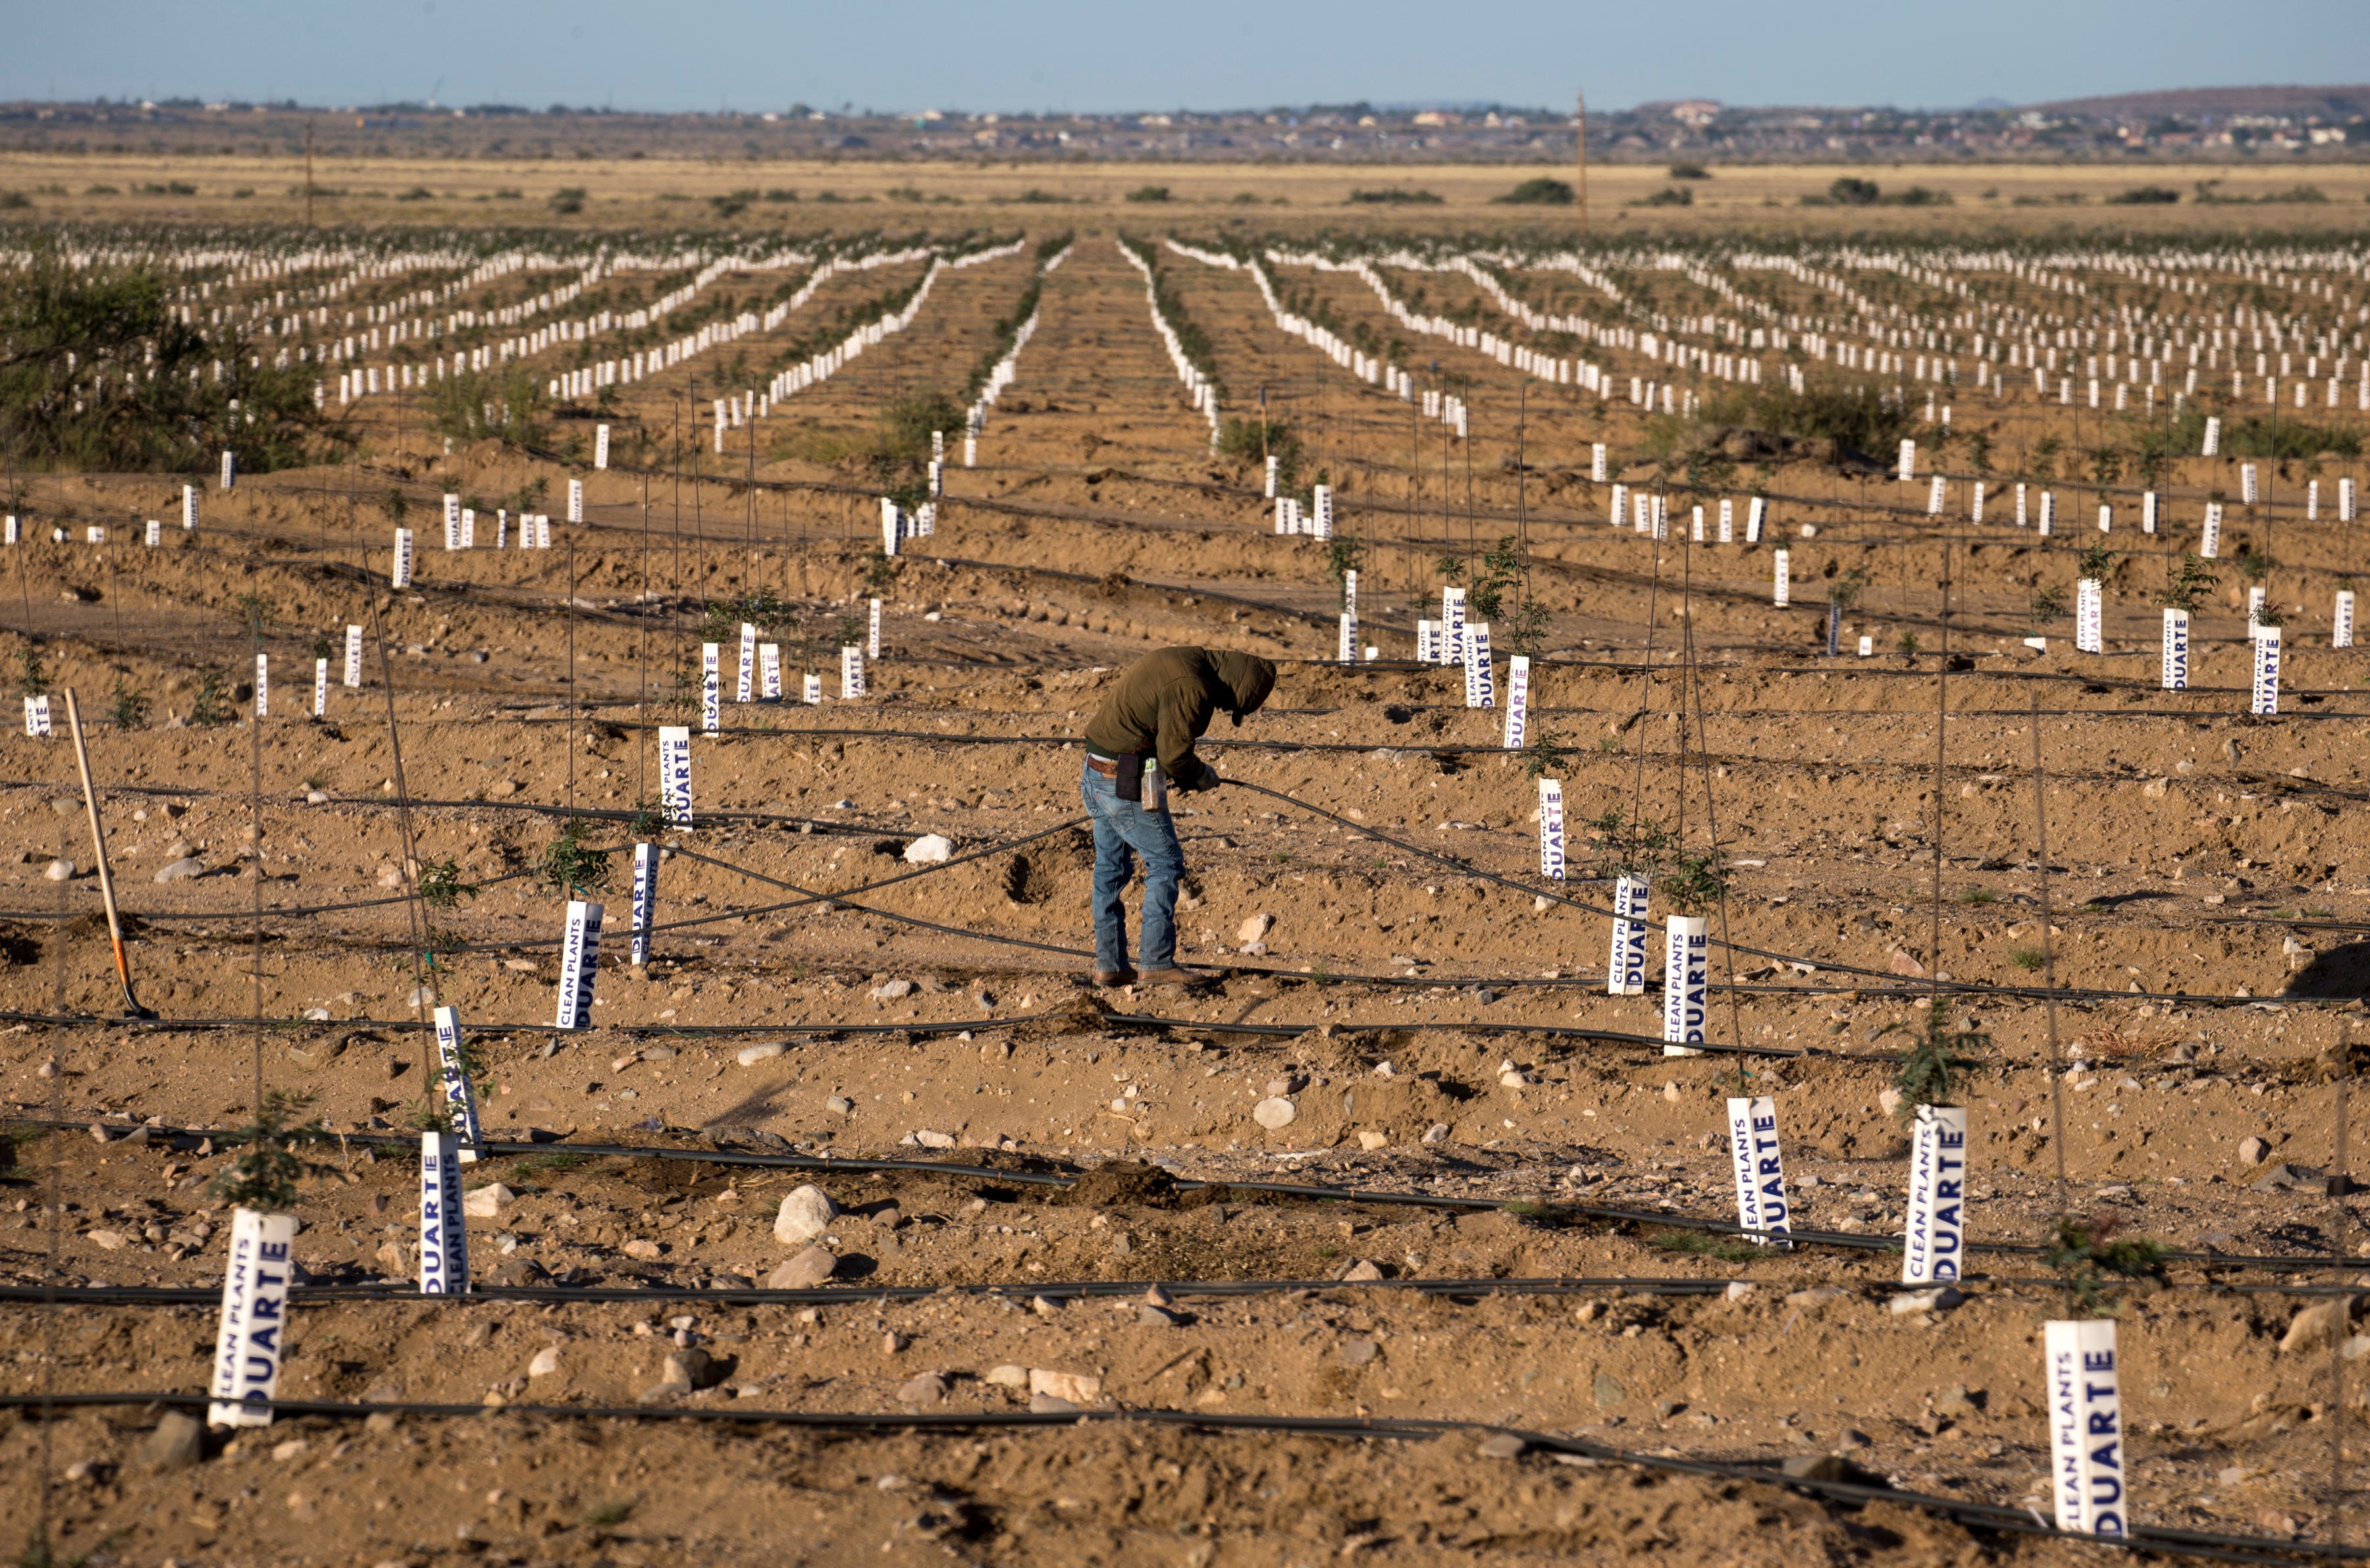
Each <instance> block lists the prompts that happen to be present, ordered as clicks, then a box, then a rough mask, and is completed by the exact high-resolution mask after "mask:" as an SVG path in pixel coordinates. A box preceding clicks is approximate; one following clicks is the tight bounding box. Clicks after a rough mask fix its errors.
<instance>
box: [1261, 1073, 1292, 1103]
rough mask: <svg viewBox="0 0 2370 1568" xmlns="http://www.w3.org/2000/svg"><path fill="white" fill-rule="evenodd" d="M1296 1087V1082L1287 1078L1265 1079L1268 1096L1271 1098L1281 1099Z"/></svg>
mask: <svg viewBox="0 0 2370 1568" xmlns="http://www.w3.org/2000/svg"><path fill="white" fill-rule="evenodd" d="M1298 1087H1299V1086H1298V1085H1297V1084H1295V1083H1294V1081H1293V1080H1292V1079H1290V1078H1270V1079H1268V1080H1267V1093H1268V1097H1269V1098H1270V1099H1271V1100H1274V1099H1282V1098H1283V1096H1285V1095H1287V1094H1290V1093H1291V1092H1292V1091H1293V1090H1294V1089H1296V1088H1298Z"/></svg>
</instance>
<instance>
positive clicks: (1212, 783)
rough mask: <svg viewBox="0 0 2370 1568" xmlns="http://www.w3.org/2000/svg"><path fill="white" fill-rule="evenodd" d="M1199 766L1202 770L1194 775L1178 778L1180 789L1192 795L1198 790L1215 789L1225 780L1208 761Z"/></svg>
mask: <svg viewBox="0 0 2370 1568" xmlns="http://www.w3.org/2000/svg"><path fill="white" fill-rule="evenodd" d="M1199 766H1200V771H1199V772H1197V773H1195V774H1194V775H1192V777H1191V778H1179V779H1178V780H1177V788H1178V789H1179V790H1183V791H1184V792H1185V793H1187V794H1189V795H1190V794H1191V793H1193V792H1194V791H1195V790H1214V789H1216V788H1217V787H1218V786H1219V785H1221V784H1224V783H1225V779H1224V778H1220V777H1219V776H1218V770H1217V769H1216V768H1214V767H1211V766H1210V765H1209V764H1208V763H1206V762H1203V763H1201V764H1200V765H1199Z"/></svg>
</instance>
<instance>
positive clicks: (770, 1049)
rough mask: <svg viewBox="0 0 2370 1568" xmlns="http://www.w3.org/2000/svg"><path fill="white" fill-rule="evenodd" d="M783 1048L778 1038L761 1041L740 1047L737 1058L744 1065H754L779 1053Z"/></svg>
mask: <svg viewBox="0 0 2370 1568" xmlns="http://www.w3.org/2000/svg"><path fill="white" fill-rule="evenodd" d="M783 1049H784V1047H783V1044H782V1043H781V1042H780V1041H778V1040H765V1041H761V1042H759V1043H756V1044H754V1045H743V1046H742V1047H741V1053H740V1055H739V1056H738V1058H737V1060H738V1061H739V1062H740V1064H741V1065H742V1066H744V1067H754V1066H756V1065H757V1064H758V1063H760V1062H764V1061H769V1060H771V1059H772V1058H774V1057H776V1056H778V1055H781V1054H782V1051H783Z"/></svg>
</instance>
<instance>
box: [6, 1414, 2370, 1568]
mask: <svg viewBox="0 0 2370 1568" xmlns="http://www.w3.org/2000/svg"><path fill="white" fill-rule="evenodd" d="M41 1397H42V1396H40V1395H38V1394H5V1395H0V1409H15V1410H25V1409H32V1408H36V1407H38V1405H39V1404H40V1400H41ZM210 1399H211V1396H209V1395H206V1394H202V1393H184V1392H180V1391H178V1390H161V1389H160V1390H154V1391H146V1392H142V1391H136V1390H131V1389H122V1390H109V1391H103V1392H98V1391H94V1392H83V1393H71V1394H60V1395H57V1396H55V1397H54V1400H53V1403H54V1404H55V1406H56V1407H57V1408H59V1409H71V1410H103V1409H124V1408H128V1407H134V1406H145V1407H151V1408H154V1407H159V1406H166V1407H172V1408H176V1409H196V1408H198V1407H200V1406H202V1405H205V1404H207V1403H208V1402H209V1401H210ZM244 1402H245V1403H246V1404H247V1405H248V1406H250V1407H254V1408H265V1409H269V1410H270V1412H272V1413H273V1414H274V1415H275V1416H291V1417H303V1416H312V1417H316V1418H320V1419H326V1420H333V1421H354V1420H361V1419H364V1418H367V1417H369V1416H374V1415H416V1416H431V1417H449V1418H466V1419H468V1420H472V1421H484V1420H488V1419H490V1418H493V1417H497V1416H500V1417H508V1418H512V1419H523V1420H527V1421H623V1422H635V1423H643V1422H694V1423H703V1424H716V1425H719V1426H750V1427H754V1426H778V1427H793V1428H799V1429H802V1430H805V1431H810V1432H846V1433H865V1434H883V1433H900V1434H905V1435H913V1434H918V1433H926V1432H929V1433H936V1432H977V1431H989V1430H995V1429H1008V1428H1035V1429H1043V1428H1056V1429H1066V1428H1075V1427H1078V1426H1095V1425H1140V1426H1160V1427H1171V1428H1175V1429H1179V1430H1184V1431H1196V1432H1218V1433H1237V1434H1276V1435H1287V1436H1310V1437H1337V1438H1347V1439H1372V1438H1388V1439H1398V1440H1401V1441H1417V1442H1428V1441H1432V1440H1433V1439H1436V1438H1440V1437H1445V1436H1449V1435H1476V1436H1499V1435H1504V1436H1512V1437H1514V1438H1517V1439H1519V1440H1520V1441H1521V1442H1522V1443H1523V1445H1524V1447H1525V1448H1530V1449H1536V1450H1538V1451H1540V1452H1542V1453H1547V1454H1558V1455H1570V1456H1572V1457H1574V1458H1582V1459H1588V1460H1593V1461H1594V1462H1596V1463H1598V1464H1607V1465H1619V1466H1623V1467H1626V1468H1629V1469H1634V1470H1652V1471H1658V1472H1661V1473H1663V1474H1669V1475H1689V1476H1696V1477H1698V1478H1702V1479H1706V1480H1714V1481H1724V1482H1743V1483H1748V1484H1754V1485H1761V1486H1769V1487H1776V1488H1779V1489H1783V1490H1787V1491H1793V1492H1799V1493H1806V1494H1809V1495H1811V1496H1814V1497H1819V1498H1823V1499H1825V1500H1828V1501H1831V1502H1835V1503H1841V1504H1851V1505H1867V1504H1870V1503H1885V1504H1891V1505H1897V1506H1901V1507H1907V1508H1915V1509H1917V1510H1919V1511H1921V1512H1924V1513H1927V1514H1933V1515H1938V1516H1941V1517H1944V1518H1948V1519H1950V1520H1952V1521H1954V1522H1956V1523H1959V1524H1962V1525H1965V1526H1968V1527H1970V1528H1975V1529H1979V1530H1989V1531H2000V1532H2005V1533H2009V1534H2016V1535H2024V1536H2031V1537H2034V1538H2037V1539H2057V1540H2065V1541H2076V1542H2081V1543H2083V1544H2086V1545H2097V1546H2104V1547H2113V1548H2120V1549H2122V1550H2123V1551H2156V1552H2162V1553H2165V1554H2167V1555H2170V1556H2181V1557H2196V1558H2203V1559H2206V1560H2209V1561H2217V1562H2242V1563H2262V1564H2288V1563H2294V1562H2299V1561H2301V1562H2360V1561H2363V1560H2364V1558H2365V1557H2370V1548H2361V1547H2346V1546H2334V1545H2324V1544H2321V1543H2318V1542H2308V1541H2296V1540H2283V1539H2278V1538H2275V1537H2272V1536H2258V1535H2238V1534H2226V1533H2219V1532H2214V1531H2205V1530H2180V1529H2169V1528H2159V1527H2156V1526H2149V1525H2136V1524H2135V1525H2134V1526H2133V1527H2132V1528H2131V1533H2130V1534H2129V1536H2127V1537H2115V1536H2093V1535H2086V1534H2083V1533H2081V1532H2079V1531H2074V1530H2063V1529H2059V1528H2056V1527H2055V1526H2054V1525H2050V1524H2046V1523H2044V1522H2042V1519H2041V1518H2040V1516H2038V1515H2037V1514H2035V1513H2033V1512H2031V1511H2029V1510H2027V1509H2023V1508H2016V1507H2009V1506H2008V1505H2002V1504H1996V1503H1982V1502H1976V1501H1973V1500H1970V1499H1965V1498H1957V1497H1945V1496H1940V1495H1938V1494H1935V1493H1923V1492H1911V1491H1907V1490H1904V1489H1902V1488H1899V1487H1894V1486H1891V1485H1885V1484H1877V1483H1872V1482H1871V1483H1862V1482H1848V1481H1815V1480H1811V1479H1809V1478H1806V1477H1796V1476H1789V1475H1786V1474H1784V1473H1783V1472H1782V1471H1780V1470H1774V1469H1771V1468H1768V1467H1767V1466H1766V1465H1761V1464H1751V1463H1743V1462H1739V1461H1734V1460H1720V1459H1697V1458H1684V1457H1680V1458H1674V1457H1671V1456H1668V1455H1662V1454H1651V1453H1646V1452H1643V1451H1639V1450H1636V1449H1628V1448H1618V1447H1612V1446H1610V1445H1608V1444H1603V1443H1593V1442H1590V1441H1587V1440H1585V1439H1582V1438H1577V1437H1568V1436H1562V1435H1558V1434H1555V1433H1551V1432H1536V1431H1531V1430H1528V1429H1526V1428H1523V1427H1515V1426H1502V1425H1498V1424H1493V1423H1489V1422H1481V1421H1458V1420H1453V1419H1442V1418H1437V1417H1412V1416H1408V1417H1398V1416H1360V1417H1350V1416H1294V1415H1226V1414H1221V1413H1218V1412H1203V1411H1180V1410H1162V1409H1157V1408H1145V1409H1136V1410H1069V1411H1062V1412H1035V1411H1018V1410H997V1411H976V1412H964V1411H946V1412H919V1411H914V1412H902V1411H901V1412H877V1413H876V1412H856V1411H850V1412H838V1411H788V1410H742V1409H740V1408H738V1407H737V1406H714V1407H708V1406H685V1405H681V1404H654V1405H530V1404H503V1405H486V1404H443V1403H436V1402H431V1401H419V1400H391V1401H385V1402H376V1401H374V1402H369V1403H363V1402H359V1401H341V1400H270V1401H263V1400H250V1401H244Z"/></svg>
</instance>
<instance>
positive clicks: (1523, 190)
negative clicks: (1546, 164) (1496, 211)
mask: <svg viewBox="0 0 2370 1568" xmlns="http://www.w3.org/2000/svg"><path fill="white" fill-rule="evenodd" d="M1491 200H1492V201H1496V202H1504V203H1506V204H1507V205H1509V206H1515V207H1569V206H1570V205H1571V203H1572V190H1571V187H1570V186H1569V185H1567V184H1565V183H1564V182H1563V181H1562V180H1560V179H1547V177H1546V176H1545V175H1541V176H1540V177H1539V178H1537V179H1525V180H1524V181H1523V182H1522V183H1521V184H1520V185H1517V186H1515V187H1514V188H1513V190H1509V191H1507V192H1506V193H1505V194H1504V195H1503V196H1497V197H1492V198H1491Z"/></svg>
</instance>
